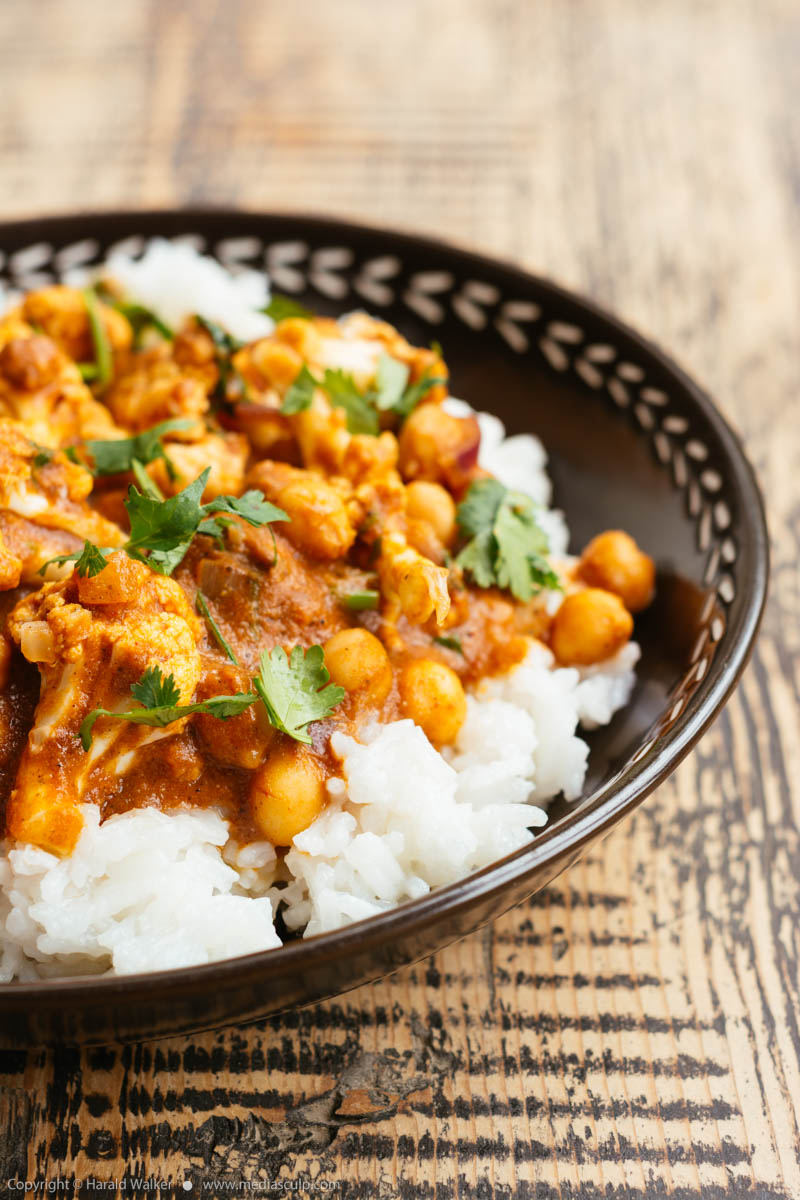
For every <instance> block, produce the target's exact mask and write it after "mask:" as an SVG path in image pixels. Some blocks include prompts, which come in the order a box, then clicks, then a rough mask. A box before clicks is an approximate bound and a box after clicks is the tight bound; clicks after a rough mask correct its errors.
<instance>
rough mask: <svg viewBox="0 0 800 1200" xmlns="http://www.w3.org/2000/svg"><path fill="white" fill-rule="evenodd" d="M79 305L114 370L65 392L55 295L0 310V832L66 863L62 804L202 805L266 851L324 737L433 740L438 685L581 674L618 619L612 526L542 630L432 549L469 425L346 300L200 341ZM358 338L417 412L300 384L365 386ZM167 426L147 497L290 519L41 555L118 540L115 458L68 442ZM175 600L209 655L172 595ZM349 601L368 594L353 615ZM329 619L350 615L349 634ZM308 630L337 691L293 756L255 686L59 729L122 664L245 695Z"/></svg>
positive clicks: (631, 547)
mask: <svg viewBox="0 0 800 1200" xmlns="http://www.w3.org/2000/svg"><path fill="white" fill-rule="evenodd" d="M99 312H100V317H101V320H102V321H103V322H104V325H105V331H106V337H107V340H108V344H109V348H110V352H111V355H112V361H113V370H112V375H111V378H110V379H109V380H106V381H103V382H102V383H97V382H95V383H94V384H92V385H91V386H90V384H89V383H87V382H85V381H84V380H83V379H82V378H81V371H80V370H79V365H78V364H81V363H85V362H86V361H87V359H91V354H92V342H91V338H90V336H89V333H90V330H89V322H88V315H87V311H86V305H85V301H84V298H83V297H82V295H81V293H80V292H76V291H75V290H73V289H70V288H65V287H53V288H47V289H43V290H42V291H40V292H37V293H32V294H31V295H29V296H28V297H26V298H25V300H24V301H23V302H22V304H21V305H20V306H19V308H18V309H16V310H14V312H12V313H10V314H8V315H7V316H6V317H5V318H3V319H2V320H0V805H2V807H3V810H4V812H5V829H6V832H7V833H8V834H9V835H10V836H11V837H14V838H18V839H21V840H25V841H30V842H33V843H34V844H38V845H41V846H43V847H44V848H46V849H49V850H51V851H53V852H55V853H69V852H70V850H71V849H72V847H73V846H74V844H75V841H76V840H77V837H78V836H79V834H80V829H81V824H82V817H81V814H80V808H79V805H80V804H81V803H87V802H89V803H94V804H97V805H99V807H100V809H101V812H102V814H103V816H107V815H109V814H111V813H118V812H124V811H126V810H128V809H131V808H136V807H141V806H146V805H151V806H152V805H155V806H158V807H160V808H162V809H170V808H177V807H180V806H182V805H187V804H191V805H196V806H201V807H213V808H214V809H216V810H218V811H219V812H221V813H222V814H223V815H224V816H225V817H226V818H228V820H229V821H230V822H231V827H232V834H233V836H235V837H236V838H237V840H239V841H241V842H247V841H250V840H254V839H259V838H263V837H268V838H269V839H270V840H272V841H273V842H275V843H276V844H278V845H286V844H288V842H289V841H290V840H291V837H292V836H293V835H294V834H295V833H297V832H299V831H300V830H301V829H302V828H304V827H305V826H306V825H307V824H309V823H310V821H311V820H313V819H314V817H315V816H316V815H318V813H319V811H321V808H322V807H323V806H324V803H325V787H324V784H325V780H326V779H327V778H329V777H330V776H332V775H336V774H338V773H339V772H340V767H339V764H338V763H337V760H336V758H335V756H334V755H333V753H332V751H331V749H330V735H331V733H332V732H333V731H334V730H343V731H344V732H347V733H350V734H354V733H356V731H357V730H358V729H359V727H360V726H362V725H363V724H364V723H365V721H367V720H369V719H378V720H380V721H390V720H395V719H397V718H400V717H406V716H410V717H412V718H413V719H415V720H416V721H417V722H418V723H419V724H420V725H422V727H423V729H425V732H426V733H427V734H428V736H429V737H430V738H431V740H432V741H433V742H434V744H438V745H441V744H444V743H446V742H448V741H452V740H453V738H454V736H455V735H456V733H457V730H458V726H459V725H460V723H461V721H462V720H463V715H464V711H465V708H464V689H465V688H469V687H471V686H473V685H474V684H475V683H476V682H477V681H478V680H480V679H481V678H482V677H483V676H486V675H492V674H497V673H500V672H503V671H506V670H508V669H509V668H510V667H511V666H513V665H514V664H515V663H517V662H519V661H520V660H521V659H522V658H523V657H524V655H525V653H526V650H527V647H528V646H529V644H530V639H531V638H539V639H542V640H544V641H549V642H550V643H551V644H552V646H553V648H554V650H556V649H557V657H558V658H559V660H560V661H562V662H572V663H576V664H581V663H590V662H594V661H599V660H601V659H602V658H604V657H608V656H609V655H610V654H612V653H614V652H615V651H616V650H617V649H619V647H620V646H621V645H622V644H624V642H625V641H626V640H627V638H628V637H629V636H630V633H631V629H632V621H631V618H630V612H631V611H636V610H637V609H638V608H641V607H643V606H644V604H646V603H647V602H648V601H649V599H650V596H651V594H652V586H653V572H652V563H651V561H650V560H649V559H648V558H647V556H646V555H644V554H642V553H641V552H640V551H639V550H638V548H636V547H635V544H634V543H633V542H632V541H631V539H629V538H627V537H626V535H624V534H617V533H610V534H605V535H602V537H601V538H598V539H596V540H595V543H592V545H591V546H590V547H589V548H587V551H586V553H585V554H584V556H583V558H582V559H581V560H580V562H579V563H578V564H577V565H572V566H570V567H566V566H564V565H562V567H561V575H562V582H563V584H564V587H565V594H566V596H567V601H569V600H571V599H572V598H579V603H576V604H575V605H574V606H573V607H574V611H572V612H571V613H570V612H566V616H565V617H564V619H562V620H561V626H562V627H561V629H560V630H559V629H558V628H556V626H557V624H558V621H559V619H560V618H559V616H556V618H555V621H554V619H553V618H552V617H551V616H549V615H548V614H547V612H546V609H545V604H544V598H543V595H541V594H540V595H534V596H533V597H532V598H531V599H530V600H528V601H525V602H522V601H520V600H518V599H515V598H514V597H513V596H512V595H511V594H510V592H509V591H507V590H500V589H499V588H497V587H489V588H478V587H475V586H473V584H472V582H471V579H470V576H469V574H468V573H465V571H464V570H462V569H461V568H460V567H459V566H458V565H457V563H456V562H455V556H456V554H457V553H458V549H459V546H460V544H461V540H463V539H461V535H460V532H459V528H458V525H457V522H456V506H457V505H458V504H459V502H461V501H462V500H463V499H464V497H465V495H466V494H467V492H468V490H469V488H470V485H471V484H472V483H473V482H474V481H475V480H477V479H480V478H482V477H483V476H485V472H484V471H482V470H481V468H480V467H479V465H478V448H479V431H478V426H477V422H476V421H475V419H474V418H472V417H466V418H463V417H456V416H452V415H451V414H449V413H448V412H446V411H445V410H444V409H443V408H442V405H441V402H442V400H443V399H444V398H445V396H446V394H447V389H446V382H445V381H446V378H447V369H446V366H445V364H444V362H443V361H442V360H441V357H440V354H439V351H438V350H433V349H431V350H428V349H420V348H415V347H413V346H410V345H409V344H408V343H407V342H406V341H405V339H403V338H402V337H401V335H400V334H399V333H397V331H396V330H394V329H393V328H392V327H390V326H388V325H386V324H384V323H382V322H378V321H374V320H372V319H371V318H369V317H366V316H364V315H362V314H354V315H353V316H351V317H348V318H345V319H343V321H341V322H338V323H335V322H332V321H329V320H323V319H313V320H306V319H300V318H290V319H289V320H285V321H282V322H280V323H279V324H278V325H277V327H276V329H275V331H274V333H273V334H271V335H269V336H268V337H264V338H262V339H259V340H258V341H256V342H254V343H251V344H249V345H246V346H243V347H239V348H235V347H230V348H229V353H228V355H227V357H226V356H225V354H224V353H223V352H221V351H220V347H219V345H218V344H215V341H214V338H213V337H212V336H211V334H210V333H209V331H208V330H207V328H205V327H204V325H203V324H202V323H198V322H197V321H195V320H189V321H187V323H186V324H185V326H184V328H182V329H181V330H179V331H178V332H177V334H176V336H175V338H174V339H172V340H167V339H159V338H157V337H155V336H150V337H149V338H148V339H146V344H145V345H144V346H142V347H137V346H136V345H135V344H134V336H133V330H132V329H131V327H130V325H129V323H128V321H127V320H126V318H125V317H124V315H123V314H122V313H121V312H119V311H117V309H116V308H115V307H114V306H113V304H112V303H111V300H110V298H107V302H104V303H100V304H99ZM382 356H389V357H390V358H391V359H392V360H393V361H394V362H395V363H396V364H401V367H402V369H403V373H404V376H405V380H406V386H407V387H412V386H413V385H415V384H420V383H421V384H422V385H423V386H422V387H421V388H420V396H419V398H418V402H417V403H416V406H415V407H413V408H412V409H411V410H410V411H409V412H408V413H402V414H401V415H398V414H397V413H395V412H392V411H386V412H380V413H378V414H377V416H376V417H375V421H376V426H375V428H374V429H373V430H372V431H370V432H363V431H355V432H354V431H353V428H352V420H351V415H350V414H349V413H348V411H346V408H345V407H342V406H341V405H339V404H337V403H336V402H335V396H334V395H333V393H332V392H329V391H326V388H325V387H324V386H322V381H323V380H324V379H326V378H328V376H326V374H325V373H326V372H339V373H340V374H345V375H347V377H348V379H349V380H350V381H351V382H352V384H353V386H354V387H355V388H356V389H358V390H359V391H360V392H361V393H362V394H364V395H367V394H369V389H370V387H374V386H375V378H376V372H377V371H378V369H379V365H380V362H381V360H382ZM303 371H306V372H308V371H310V372H311V374H312V376H313V380H314V381H315V383H316V386H314V387H313V389H312V394H311V395H310V396H308V397H307V400H308V403H307V404H306V405H305V407H296V406H294V405H293V404H292V403H287V397H289V395H290V392H291V389H292V388H293V386H294V385H295V384H296V383H297V382H298V381H299V380H300V379H301V377H302V376H301V373H302V372H303ZM426 380H431V381H432V382H431V383H430V385H427V384H426V382H425V381H426ZM284 408H286V409H287V410H289V411H283V410H284ZM175 418H182V419H183V424H182V426H181V427H180V428H178V429H172V430H170V431H169V432H168V433H166V434H165V435H164V440H163V445H164V450H165V453H166V455H167V456H168V460H169V461H168V462H167V460H165V458H164V457H163V456H158V457H156V458H155V459H154V460H153V461H152V462H150V463H148V464H147V465H146V468H145V469H146V470H147V473H148V474H149V476H150V477H151V479H152V480H153V482H154V483H155V484H156V485H157V487H158V488H159V489H161V492H162V493H163V495H164V496H169V495H174V494H176V493H177V492H179V491H180V490H181V489H183V488H185V487H186V486H187V485H188V484H190V483H191V482H192V480H193V479H195V478H196V477H197V476H198V475H199V474H200V472H201V471H202V470H203V469H204V468H205V467H210V468H211V472H210V476H209V479H208V484H207V487H206V491H205V493H204V496H203V499H204V501H206V502H207V501H209V500H211V499H213V498H214V497H215V496H218V495H221V494H223V493H224V494H227V495H234V496H240V495H242V494H243V493H244V492H245V491H246V490H248V489H256V490H258V491H259V492H261V493H263V495H264V496H265V497H266V498H267V499H268V500H269V501H271V502H272V503H273V504H275V505H277V506H278V507H279V508H281V509H282V510H283V511H284V512H285V513H286V514H287V516H288V517H289V518H290V519H289V520H288V521H282V522H280V523H275V524H273V525H264V526H262V527H259V528H256V527H253V526H252V525H250V524H247V523H246V522H245V521H243V520H240V519H238V518H235V519H234V520H233V522H232V524H231V525H230V526H229V528H227V530H226V531H225V534H224V536H223V539H222V541H221V542H220V541H219V540H216V541H215V540H214V539H212V538H211V537H207V536H204V535H202V534H197V535H196V536H195V537H194V540H193V541H192V543H191V546H190V548H189V550H188V552H187V553H186V555H185V557H184V559H183V561H182V562H181V563H180V565H179V566H178V567H177V569H175V570H174V572H173V574H172V575H171V576H164V575H157V574H156V573H155V572H154V571H152V570H151V569H150V568H149V567H147V566H146V565H145V564H144V563H142V562H134V561H133V560H132V559H131V558H130V557H128V556H127V555H126V554H125V552H124V550H122V549H116V550H115V552H114V553H112V554H111V555H110V557H109V559H108V565H107V566H106V567H105V568H104V569H103V570H101V571H100V572H99V573H98V574H96V575H94V576H93V577H85V578H80V577H78V574H77V572H76V571H75V570H74V568H73V565H72V563H66V564H61V565H59V564H52V563H51V564H50V565H48V566H45V564H47V563H48V560H50V559H52V558H53V557H54V556H57V555H63V554H65V553H67V554H69V553H77V552H79V551H80V550H81V548H82V546H83V545H84V542H85V541H86V540H88V541H90V542H92V543H93V544H94V545H97V546H102V547H104V549H105V551H106V552H107V553H108V551H114V549H115V548H118V547H121V546H123V545H124V543H125V540H126V538H127V537H128V525H127V514H126V511H125V508H124V505H123V501H124V499H125V496H126V494H127V491H128V487H129V486H130V484H131V483H132V482H133V476H132V475H131V474H130V473H128V472H125V473H123V474H117V475H106V476H102V477H99V478H93V475H92V471H91V467H92V453H91V447H89V446H88V445H87V443H89V442H91V441H92V440H103V441H114V440H120V439H124V438H130V437H131V436H132V435H135V434H138V433H141V432H143V431H146V430H148V429H151V428H152V427H153V426H155V425H157V424H159V423H160V422H163V421H171V420H174V419H175ZM349 426H351V427H349ZM65 450H68V451H69V454H65V453H64V451H65ZM602 538H605V539H606V541H605V542H603V540H602ZM609 539H610V540H609ZM614 539H616V540H614ZM620 539H622V541H620ZM42 569H44V576H42V574H40V571H41V570H42ZM198 591H199V592H200V593H202V597H203V598H204V600H205V603H206V605H207V607H208V611H209V612H210V614H211V616H212V618H213V621H214V622H215V623H216V626H217V629H218V631H219V634H221V635H222V637H223V638H224V639H225V641H226V642H227V644H228V646H229V648H230V651H231V653H232V654H233V655H234V656H235V659H236V663H234V662H233V661H231V658H230V657H229V655H228V654H227V653H226V652H225V650H224V649H223V648H222V647H221V645H220V644H219V641H218V638H217V637H216V636H214V633H213V631H212V628H211V626H210V624H209V622H208V620H206V619H205V618H204V616H203V615H201V614H200V613H199V610H198V603H197V601H198ZM354 593H356V594H360V595H363V594H365V593H366V594H367V595H368V596H371V597H372V601H371V602H372V603H374V607H369V606H368V607H364V608H354V607H352V606H351V605H350V604H349V603H348V600H347V597H350V596H352V595H353V594H354ZM567 601H565V603H564V605H563V606H562V608H563V609H564V610H567V608H568V604H567ZM367 603H368V604H369V603H370V601H368V602H367ZM578 608H580V611H578ZM345 630H359V631H363V632H362V633H359V634H358V635H357V636H356V637H355V638H353V637H352V635H351V636H350V639H349V640H348V638H347V637H343V636H342V631H345ZM334 635H336V636H334ZM331 639H333V641H332V640H331ZM441 639H443V640H441ZM313 645H321V646H322V647H323V648H324V649H325V655H326V666H328V668H329V669H330V671H331V676H332V679H333V681H334V682H335V683H341V685H342V686H343V687H344V688H345V692H346V694H345V698H344V700H343V701H342V702H341V703H340V704H339V705H338V706H337V707H336V708H335V709H334V711H333V712H332V713H331V715H330V716H329V717H327V718H325V719H324V720H320V721H317V722H314V723H313V724H312V725H311V726H310V728H309V732H310V734H311V737H312V744H311V745H310V746H307V745H304V744H302V743H300V742H298V741H295V740H293V739H292V738H290V737H289V736H288V735H287V734H285V733H282V732H279V731H278V730H277V729H275V728H274V727H273V725H272V724H270V721H269V719H268V716H267V713H266V709H265V708H264V706H263V705H262V704H261V703H256V704H253V705H252V706H251V707H250V708H248V709H247V710H246V711H244V712H242V713H241V714H240V715H237V716H234V717H231V718H229V719H227V720H220V719H219V718H217V717H214V716H210V715H207V714H195V715H193V716H190V717H188V718H186V717H184V718H182V719H181V720H179V721H176V722H175V723H174V724H172V725H169V726H166V727H163V728H157V729H154V728H151V727H148V726H143V725H136V724H130V723H128V722H124V721H115V720H112V719H109V718H103V717H101V718H100V719H99V720H98V721H97V723H96V725H95V727H94V741H93V743H92V747H91V750H90V751H89V752H87V751H86V750H84V748H83V747H82V745H81V742H80V739H79V737H78V730H79V728H80V726H81V722H82V721H83V720H84V718H85V717H86V715H87V713H89V712H90V711H91V710H93V709H94V708H96V707H103V708H108V709H111V710H114V711H122V710H125V709H130V708H133V707H135V706H136V705H135V701H134V700H133V699H132V697H131V692H130V688H131V685H132V684H135V683H136V682H137V680H139V679H140V678H141V676H142V674H143V672H144V671H145V670H146V669H148V668H153V667H155V666H157V667H159V669H160V670H161V671H162V673H163V674H164V675H165V676H166V675H167V674H172V675H173V677H174V679H175V680H176V683H177V685H178V686H179V687H180V702H181V703H182V704H188V703H191V702H192V701H202V700H205V699H208V698H210V697H213V696H219V695H231V694H235V693H238V692H249V691H251V690H252V688H251V679H252V677H253V675H254V674H256V673H257V671H258V663H259V658H260V656H261V654H262V652H264V651H269V650H272V649H273V648H274V647H277V646H281V647H284V648H285V649H286V650H287V651H289V650H290V649H291V648H292V647H294V646H301V647H303V648H304V649H305V648H308V647H310V646H313ZM37 667H38V670H37ZM37 701H38V704H37Z"/></svg>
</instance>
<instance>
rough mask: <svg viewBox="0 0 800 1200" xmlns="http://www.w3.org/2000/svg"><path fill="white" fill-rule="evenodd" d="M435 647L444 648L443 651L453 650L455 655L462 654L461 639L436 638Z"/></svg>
mask: <svg viewBox="0 0 800 1200" xmlns="http://www.w3.org/2000/svg"><path fill="white" fill-rule="evenodd" d="M433 640H434V642H436V644H437V646H444V648H445V650H455V652H456V653H457V654H463V653H464V647H463V646H462V645H461V638H457V637H444V636H441V635H440V636H437V637H435V638H434V639H433Z"/></svg>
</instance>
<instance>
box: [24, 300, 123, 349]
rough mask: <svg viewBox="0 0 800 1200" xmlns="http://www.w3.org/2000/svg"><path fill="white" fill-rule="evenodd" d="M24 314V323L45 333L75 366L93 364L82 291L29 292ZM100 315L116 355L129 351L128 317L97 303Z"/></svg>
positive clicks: (89, 328) (87, 318) (25, 301)
mask: <svg viewBox="0 0 800 1200" xmlns="http://www.w3.org/2000/svg"><path fill="white" fill-rule="evenodd" d="M20 313H21V315H22V317H23V319H24V320H26V321H28V322H29V323H30V324H31V325H33V326H34V327H35V328H38V329H41V330H42V331H43V332H44V333H46V334H47V336H48V338H52V339H53V341H54V342H55V343H56V345H57V346H59V347H60V348H61V350H63V351H64V353H65V354H66V355H67V356H68V357H69V358H71V359H73V361H74V362H91V361H92V358H93V356H94V343H93V339H92V330H91V326H90V324H89V311H88V309H87V307H86V300H85V299H84V297H83V293H82V292H81V291H80V290H79V289H78V288H73V287H66V286H65V285H64V284H54V285H53V286H52V287H46V288H40V289H39V290H38V291H36V292H29V293H28V294H27V296H26V297H25V299H24V300H23V302H22V305H21V307H20ZM97 313H98V316H99V318H100V320H101V321H102V322H103V325H104V327H105V331H106V335H107V337H108V341H109V344H110V346H111V349H112V351H113V352H114V353H120V352H121V351H125V350H129V349H130V347H131V342H132V340H133V330H132V329H131V326H130V322H129V321H128V320H127V318H126V317H124V316H123V315H122V313H119V312H117V311H116V309H113V308H110V307H109V306H108V305H107V304H103V303H102V301H100V300H98V301H97Z"/></svg>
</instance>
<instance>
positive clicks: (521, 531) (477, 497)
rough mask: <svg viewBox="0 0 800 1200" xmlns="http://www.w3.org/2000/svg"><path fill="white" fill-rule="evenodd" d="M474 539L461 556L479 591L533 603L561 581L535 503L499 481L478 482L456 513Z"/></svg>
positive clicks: (460, 562) (458, 560) (467, 532)
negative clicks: (496, 590) (503, 591)
mask: <svg viewBox="0 0 800 1200" xmlns="http://www.w3.org/2000/svg"><path fill="white" fill-rule="evenodd" d="M456 520H457V522H458V525H459V528H460V529H461V532H462V533H463V534H464V535H465V536H466V537H467V538H468V539H469V540H468V541H467V543H466V545H465V546H464V547H463V549H462V550H461V552H460V554H459V555H458V557H457V558H456V562H457V563H458V564H459V566H461V567H462V568H463V569H464V570H465V571H466V572H468V573H469V574H470V575H471V576H472V579H473V581H474V582H475V583H476V584H477V586H478V587H492V586H494V585H497V586H498V587H501V588H508V589H509V590H510V591H511V593H512V595H513V596H515V597H516V598H517V600H522V601H527V600H530V598H531V596H532V595H533V594H534V592H538V591H541V590H542V589H543V588H552V589H555V588H559V587H560V586H561V583H560V580H559V578H558V575H557V574H556V572H555V571H554V570H553V569H552V567H551V566H550V564H549V562H548V561H547V559H546V557H545V555H546V553H547V550H548V543H547V537H546V535H545V533H544V531H543V530H542V529H541V527H540V526H539V524H538V522H537V520H536V509H535V505H534V503H533V501H532V500H531V499H530V497H529V496H526V495H525V494H524V493H523V492H514V491H510V490H509V489H508V488H506V487H504V486H503V484H502V483H500V481H499V480H497V479H478V480H476V481H475V482H474V483H472V484H471V485H470V489H469V491H468V492H467V495H466V498H465V499H464V500H463V501H462V503H461V504H460V505H459V506H458V509H457V510H456Z"/></svg>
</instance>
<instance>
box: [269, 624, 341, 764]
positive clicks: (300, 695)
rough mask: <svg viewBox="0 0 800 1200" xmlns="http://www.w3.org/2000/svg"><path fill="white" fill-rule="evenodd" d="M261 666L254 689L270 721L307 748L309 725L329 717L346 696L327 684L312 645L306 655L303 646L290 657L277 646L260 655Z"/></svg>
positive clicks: (322, 664)
mask: <svg viewBox="0 0 800 1200" xmlns="http://www.w3.org/2000/svg"><path fill="white" fill-rule="evenodd" d="M260 665H261V670H260V672H259V674H258V675H257V676H256V677H255V679H254V680H253V686H254V687H255V689H256V691H257V692H258V694H259V696H260V697H261V699H262V701H263V703H264V707H265V708H266V710H267V713H268V715H269V719H270V721H271V722H272V724H273V725H274V726H275V728H276V729H280V730H281V732H282V733H288V735H289V737H292V738H294V739H295V741H298V742H306V743H307V744H308V745H310V744H311V734H310V733H309V732H308V726H309V725H310V724H311V722H312V721H319V720H321V719H322V718H323V717H327V716H329V715H330V714H331V713H332V712H333V710H334V708H335V707H336V705H337V704H340V703H341V702H342V700H344V698H345V695H346V693H345V690H344V688H342V687H339V686H338V684H335V683H328V680H329V679H330V672H329V671H328V668H327V667H326V666H325V658H324V655H323V651H322V646H311V647H309V649H308V650H306V652H305V653H303V648H302V646H295V647H294V649H293V650H292V652H291V655H287V653H286V651H285V650H284V649H283V648H282V647H281V646H276V647H275V649H274V650H273V651H272V652H271V653H269V654H268V653H267V652H266V651H265V652H264V653H263V654H262V655H261V664H260Z"/></svg>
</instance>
